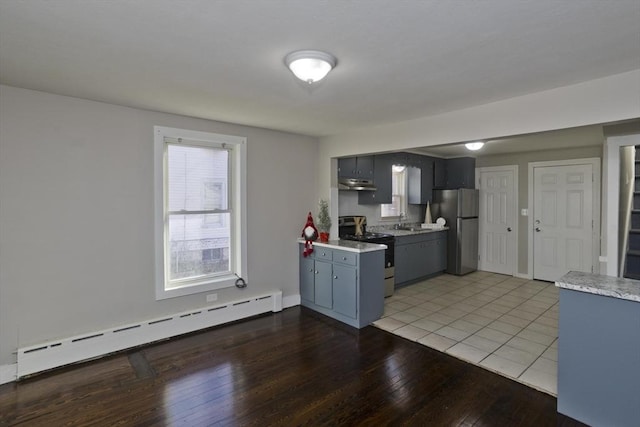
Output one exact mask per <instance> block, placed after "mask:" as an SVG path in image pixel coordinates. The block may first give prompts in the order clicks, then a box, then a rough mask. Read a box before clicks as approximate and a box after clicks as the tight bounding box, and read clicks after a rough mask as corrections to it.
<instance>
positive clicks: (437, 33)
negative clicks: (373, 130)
mask: <svg viewBox="0 0 640 427" xmlns="http://www.w3.org/2000/svg"><path fill="white" fill-rule="evenodd" d="M308 48H312V49H321V50H326V51H328V52H331V53H333V54H334V55H335V56H336V57H337V58H338V66H337V67H336V69H335V70H334V71H332V72H331V73H330V74H329V76H328V77H327V78H326V79H325V80H324V81H322V82H320V83H319V84H317V85H314V86H312V87H309V86H307V85H305V84H304V83H302V82H298V81H296V80H295V78H294V77H293V76H292V74H291V73H289V72H288V70H286V69H285V67H284V65H283V58H284V56H285V55H286V54H287V53H289V52H291V51H294V50H298V49H308ZM638 68H640V1H638V0H615V1H601V0H530V1H527V0H524V1H513V0H484V1H471V0H468V1H445V0H404V1H394V0H350V1H342V0H322V1H321V0H304V1H302V0H269V1H267V0H264V1H259V0H214V1H211V0H181V1H178V0H135V1H134V0H130V1H117V2H116V1H102V0H100V1H98V0H55V1H49V0H25V1H18V0H0V83H3V84H6V85H11V86H17V87H23V88H29V89H35V90H42V91H47V92H52V93H58V94H63V95H70V96H75V97H81V98H87V99H94V100H99V101H105V102H110V103H114V104H121V105H127V106H133V107H138V108H145V109H151V110H158V111H165V112H170V113H176V114H183V115H188V116H194V117H201V118H207V119H213V120H221V121H228V122H234V123H240V124H245V125H252V126H259V127H264V128H270V129H277V130H284V131H291V132H297V133H303V134H308V135H318V136H320V135H329V134H336V133H340V132H344V131H347V130H350V129H355V128H359V127H366V126H371V125H378V124H383V123H389V122H396V121H403V120H408V119H412V118H417V117H423V116H428V115H433V114H437V113H442V112H446V111H453V110H457V109H460V108H465V107H469V106H474V105H480V104H484V103H488V102H492V101H496V100H500V99H506V98H510V97H514V96H518V95H523V94H527V93H532V92H537V91H541V90H546V89H551V88H555V87H560V86H564V85H569V84H573V83H577V82H581V81H586V80H591V79H595V78H600V77H604V76H607V75H613V74H618V73H622V72H626V71H630V70H633V69H638Z"/></svg>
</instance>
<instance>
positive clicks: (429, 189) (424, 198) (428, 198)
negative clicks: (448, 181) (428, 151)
mask: <svg viewBox="0 0 640 427" xmlns="http://www.w3.org/2000/svg"><path fill="white" fill-rule="evenodd" d="M421 170H422V177H421V185H422V188H421V189H420V204H421V205H426V204H427V202H430V203H431V202H433V160H431V159H430V158H425V159H424V160H423V161H422V168H421Z"/></svg>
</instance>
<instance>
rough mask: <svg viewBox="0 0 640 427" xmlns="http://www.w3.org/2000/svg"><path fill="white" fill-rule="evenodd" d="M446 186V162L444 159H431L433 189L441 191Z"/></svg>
mask: <svg viewBox="0 0 640 427" xmlns="http://www.w3.org/2000/svg"><path fill="white" fill-rule="evenodd" d="M446 186H447V162H446V160H445V159H439V158H437V157H435V158H434V159H433V188H435V189H441V188H446Z"/></svg>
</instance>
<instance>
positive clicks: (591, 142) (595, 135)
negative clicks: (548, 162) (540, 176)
mask: <svg viewBox="0 0 640 427" xmlns="http://www.w3.org/2000/svg"><path fill="white" fill-rule="evenodd" d="M629 123H631V122H629ZM633 124H634V125H635V126H640V122H633ZM604 140H605V136H604V134H603V127H602V126H601V125H592V126H582V127H578V128H572V129H560V130H555V131H550V132H539V133H532V134H528V135H518V136H514V137H510V138H499V139H489V140H485V141H484V142H485V145H484V147H482V149H480V150H478V151H469V150H467V148H466V147H465V146H464V143H460V144H448V145H437V146H430V147H423V148H418V149H416V150H412V151H415V152H417V153H420V154H429V155H432V156H436V157H443V158H451V157H463V156H466V157H485V156H494V155H501V154H515V153H523V152H530V151H538V152H539V151H550V150H559V149H569V148H586V147H598V146H602V145H603V143H604Z"/></svg>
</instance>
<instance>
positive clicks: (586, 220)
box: [533, 164, 593, 281]
mask: <svg viewBox="0 0 640 427" xmlns="http://www.w3.org/2000/svg"><path fill="white" fill-rule="evenodd" d="M533 179H534V183H533V185H534V206H533V257H534V258H533V278H534V279H540V280H548V281H556V280H558V279H559V278H560V277H562V276H563V275H564V274H566V273H567V272H569V271H584V272H589V273H591V272H593V165H590V164H581V165H580V164H577V165H566V166H544V167H535V168H534V169H533Z"/></svg>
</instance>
